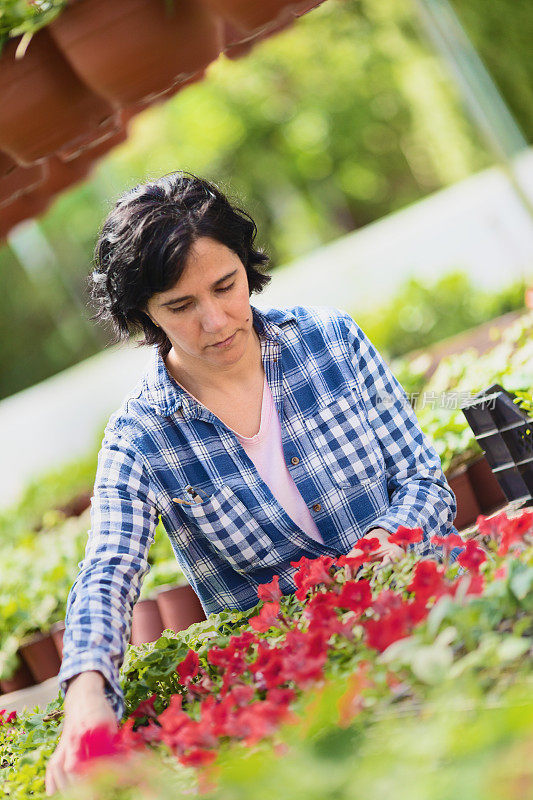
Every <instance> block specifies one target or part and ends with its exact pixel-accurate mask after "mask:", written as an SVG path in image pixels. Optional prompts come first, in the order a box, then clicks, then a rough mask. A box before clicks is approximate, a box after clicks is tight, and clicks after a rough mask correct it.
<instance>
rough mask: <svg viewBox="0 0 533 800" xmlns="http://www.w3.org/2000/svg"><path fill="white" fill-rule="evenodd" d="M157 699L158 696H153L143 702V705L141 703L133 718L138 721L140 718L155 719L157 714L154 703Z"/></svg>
mask: <svg viewBox="0 0 533 800" xmlns="http://www.w3.org/2000/svg"><path fill="white" fill-rule="evenodd" d="M156 699H157V695H156V694H153V695H152V696H151V697H149V698H148V700H143V701H142V703H139V705H138V706H137V708H136V709H135V711H133V713H132V715H131V716H132V717H135V718H136V719H137V718H138V717H149V718H151V719H155V718H156V717H157V714H156V712H155V709H154V701H155V700H156Z"/></svg>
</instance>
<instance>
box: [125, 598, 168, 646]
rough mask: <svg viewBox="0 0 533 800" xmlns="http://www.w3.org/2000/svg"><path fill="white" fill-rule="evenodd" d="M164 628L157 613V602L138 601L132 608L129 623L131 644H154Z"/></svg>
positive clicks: (148, 599) (152, 600)
mask: <svg viewBox="0 0 533 800" xmlns="http://www.w3.org/2000/svg"><path fill="white" fill-rule="evenodd" d="M164 629H165V626H164V625H163V621H162V619H161V614H160V613H159V607H158V605H157V600H154V599H153V598H146V599H145V600H138V601H137V603H135V605H134V606H133V617H132V621H131V644H134V645H137V644H145V643H146V642H155V640H156V639H159V637H160V636H161V634H162V633H163V631H164Z"/></svg>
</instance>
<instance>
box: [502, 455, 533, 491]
mask: <svg viewBox="0 0 533 800" xmlns="http://www.w3.org/2000/svg"><path fill="white" fill-rule="evenodd" d="M532 467H533V462H532ZM494 476H495V478H496V480H497V481H498V483H499V484H500V486H501V488H502V491H503V493H504V495H505V496H506V498H507V499H508V500H520V499H524V500H528V499H529V498H530V497H531V493H530V491H529V489H528V487H527V484H526V482H525V480H524V478H523V477H522V473H521V471H520V469H519V468H518V467H516V466H515V465H514V464H512V465H511V466H507V467H497V468H496V469H495V470H494ZM532 478H533V475H532Z"/></svg>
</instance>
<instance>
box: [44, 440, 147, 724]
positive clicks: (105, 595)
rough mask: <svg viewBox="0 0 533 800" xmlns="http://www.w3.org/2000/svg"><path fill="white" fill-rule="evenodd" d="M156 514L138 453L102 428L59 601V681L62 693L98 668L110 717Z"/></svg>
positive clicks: (119, 696)
mask: <svg viewBox="0 0 533 800" xmlns="http://www.w3.org/2000/svg"><path fill="white" fill-rule="evenodd" d="M157 519H158V513H157V510H156V495H155V494H154V491H153V489H152V488H151V486H150V481H149V477H148V475H147V472H146V469H145V466H144V463H143V460H142V458H141V457H140V456H139V454H138V453H137V452H136V450H135V449H134V447H132V445H131V444H130V443H128V442H125V441H124V440H123V439H122V438H121V437H120V436H118V435H117V434H112V433H108V432H107V431H106V435H105V436H104V441H103V443H102V448H101V450H100V452H99V455H98V468H97V472H96V480H95V486H94V495H93V498H92V500H91V528H90V530H89V535H88V540H87V545H86V549H85V556H84V559H83V560H82V561H81V562H80V563H79V565H78V567H79V572H78V575H77V577H76V580H75V581H74V584H73V586H72V588H71V589H70V592H69V596H68V600H67V613H66V619H65V635H64V643H63V661H62V664H61V670H60V673H59V686H60V692H61V694H62V696H63V697H64V695H65V692H66V689H67V682H68V680H69V678H71V677H73V676H75V675H77V674H78V673H80V672H86V671H88V670H96V671H98V672H101V673H102V675H103V676H104V678H105V681H106V685H105V693H106V696H107V698H108V699H109V700H110V702H111V704H112V706H113V709H114V711H115V714H116V715H117V719H118V720H120V719H121V718H122V715H123V713H124V698H123V693H122V689H121V687H120V682H119V670H120V667H121V665H122V662H123V660H124V653H125V649H126V645H127V643H128V642H129V638H130V631H131V618H132V612H133V606H134V604H135V602H136V600H137V598H138V597H139V593H140V590H141V584H142V580H143V578H144V576H145V575H146V574H147V572H148V571H149V569H150V567H149V565H148V551H149V549H150V546H151V544H152V542H153V540H154V535H155V528H156V525H157Z"/></svg>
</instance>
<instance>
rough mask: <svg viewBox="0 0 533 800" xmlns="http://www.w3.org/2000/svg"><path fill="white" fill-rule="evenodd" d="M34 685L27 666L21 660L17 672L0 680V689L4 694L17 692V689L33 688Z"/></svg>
mask: <svg viewBox="0 0 533 800" xmlns="http://www.w3.org/2000/svg"><path fill="white" fill-rule="evenodd" d="M19 657H20V654H19ZM34 684H35V680H34V678H33V675H32V674H31V672H30V671H29V669H28V665H27V664H25V663H24V661H23V659H22V658H21V659H20V666H19V667H18V669H17V671H16V672H15V673H14V675H12V676H11V678H4V679H3V680H1V681H0V688H1V689H2V691H3V692H4V694H9V693H10V692H18V690H19V689H27V688H28V686H33V685H34Z"/></svg>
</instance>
